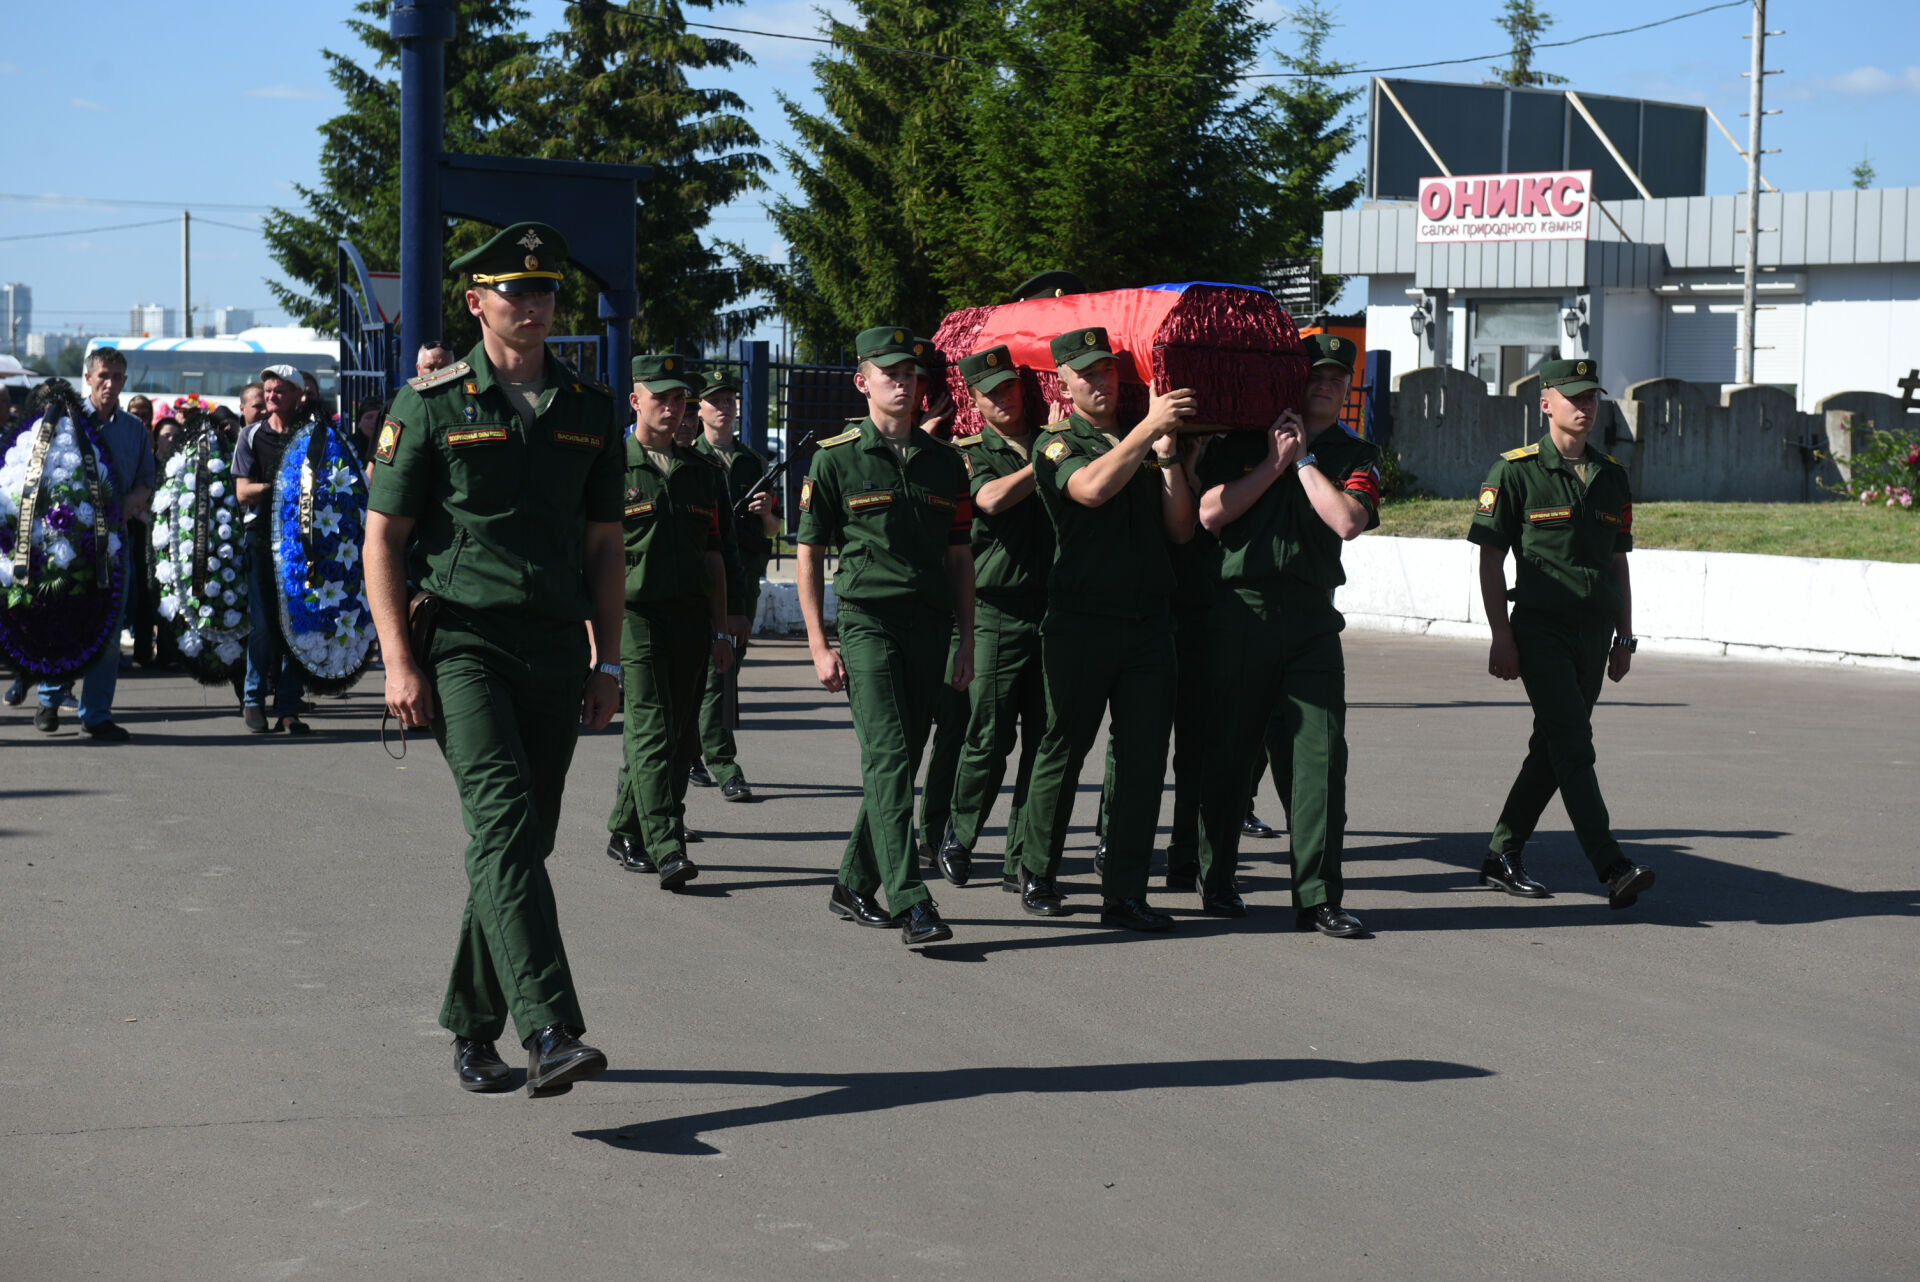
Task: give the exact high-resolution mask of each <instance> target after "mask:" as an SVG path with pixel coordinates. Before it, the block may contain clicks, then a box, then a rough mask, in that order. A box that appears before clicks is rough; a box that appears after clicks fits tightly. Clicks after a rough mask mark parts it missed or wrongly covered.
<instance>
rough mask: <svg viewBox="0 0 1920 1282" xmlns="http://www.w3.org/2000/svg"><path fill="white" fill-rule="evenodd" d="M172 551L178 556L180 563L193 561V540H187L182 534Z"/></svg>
mask: <svg viewBox="0 0 1920 1282" xmlns="http://www.w3.org/2000/svg"><path fill="white" fill-rule="evenodd" d="M174 551H175V552H176V553H177V554H178V555H179V557H180V559H181V560H182V561H191V560H193V540H192V539H190V538H187V537H186V536H185V535H184V534H183V535H181V537H180V542H179V544H178V545H177V546H176V547H175V549H174Z"/></svg>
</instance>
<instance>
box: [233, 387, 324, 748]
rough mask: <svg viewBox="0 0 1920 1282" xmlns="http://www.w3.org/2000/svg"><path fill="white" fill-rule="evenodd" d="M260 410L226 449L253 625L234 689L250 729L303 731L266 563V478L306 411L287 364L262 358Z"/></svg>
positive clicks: (274, 582)
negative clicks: (243, 673) (240, 520)
mask: <svg viewBox="0 0 1920 1282" xmlns="http://www.w3.org/2000/svg"><path fill="white" fill-rule="evenodd" d="M260 384H261V393H262V395H263V396H264V397H265V405H266V410H267V413H266V417H264V418H262V419H261V420H260V421H259V422H258V423H255V424H254V425H253V426H252V427H250V428H246V429H243V430H242V431H241V433H240V439H239V441H238V442H237V443H236V444H235V446H234V450H233V493H234V497H235V498H236V499H237V500H239V503H240V505H241V506H242V507H244V508H246V510H247V514H246V521H245V534H246V545H247V609H248V611H249V613H250V614H251V615H252V628H251V630H250V631H249V632H248V633H247V679H246V684H245V685H244V686H243V687H242V688H241V694H240V716H241V718H242V719H243V720H245V722H246V723H247V729H249V730H251V731H252V732H253V733H255V734H272V733H273V732H275V731H277V730H284V731H286V732H287V733H288V734H292V735H302V734H308V733H310V728H309V727H308V725H307V723H306V722H304V721H302V720H301V719H300V665H299V664H298V663H297V662H296V661H295V660H294V657H293V652H292V651H291V650H289V649H288V648H287V642H286V638H285V637H283V636H282V635H281V634H280V584H279V581H278V576H277V575H276V574H275V572H274V567H273V513H272V512H271V511H270V510H269V509H270V507H271V506H272V503H273V482H274V478H275V477H277V476H278V475H279V474H280V463H281V459H282V457H283V456H284V455H285V454H286V450H287V442H288V441H289V440H291V439H292V438H293V434H294V433H295V432H296V431H298V430H299V429H300V427H301V425H302V424H304V423H305V422H306V421H307V418H308V415H307V413H306V410H305V408H304V406H305V403H306V396H307V389H306V384H305V383H303V382H302V381H301V378H300V371H299V370H297V369H295V368H294V367H293V366H291V365H269V366H267V367H266V368H265V369H263V370H261V371H260ZM269 695H271V696H272V698H273V719H272V720H268V717H267V698H268V696H269Z"/></svg>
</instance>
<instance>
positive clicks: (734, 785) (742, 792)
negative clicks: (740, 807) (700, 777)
mask: <svg viewBox="0 0 1920 1282" xmlns="http://www.w3.org/2000/svg"><path fill="white" fill-rule="evenodd" d="M720 800H722V801H752V800H753V789H751V788H749V787H747V777H746V776H745V775H735V776H734V777H733V778H731V779H729V780H727V781H726V782H725V783H723V784H721V785H720Z"/></svg>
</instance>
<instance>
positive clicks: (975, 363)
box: [960, 343, 1020, 392]
mask: <svg viewBox="0 0 1920 1282" xmlns="http://www.w3.org/2000/svg"><path fill="white" fill-rule="evenodd" d="M960 377H961V378H963V379H965V380H966V381H967V386H968V387H971V388H972V389H973V390H974V391H976V392H991V391H992V390H993V389H994V388H996V387H998V386H1000V384H1002V383H1004V382H1006V381H1007V380H1008V379H1010V378H1019V377H1020V369H1019V367H1018V366H1016V365H1015V364H1014V363H1013V353H1012V352H1010V351H1008V350H1007V347H1006V344H1004V343H1002V344H1001V345H1000V346H998V347H989V348H988V349H987V350H986V351H984V352H975V353H974V354H973V355H971V356H962V357H961V358H960Z"/></svg>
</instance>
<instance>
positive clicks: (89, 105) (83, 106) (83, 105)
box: [72, 98, 106, 111]
mask: <svg viewBox="0 0 1920 1282" xmlns="http://www.w3.org/2000/svg"><path fill="white" fill-rule="evenodd" d="M72 101H73V105H74V106H75V107H78V108H79V109H80V110H81V111H105V110H106V108H105V107H103V106H101V105H100V104H99V103H97V102H95V101H93V100H92V99H91V98H75V99H73V100H72Z"/></svg>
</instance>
